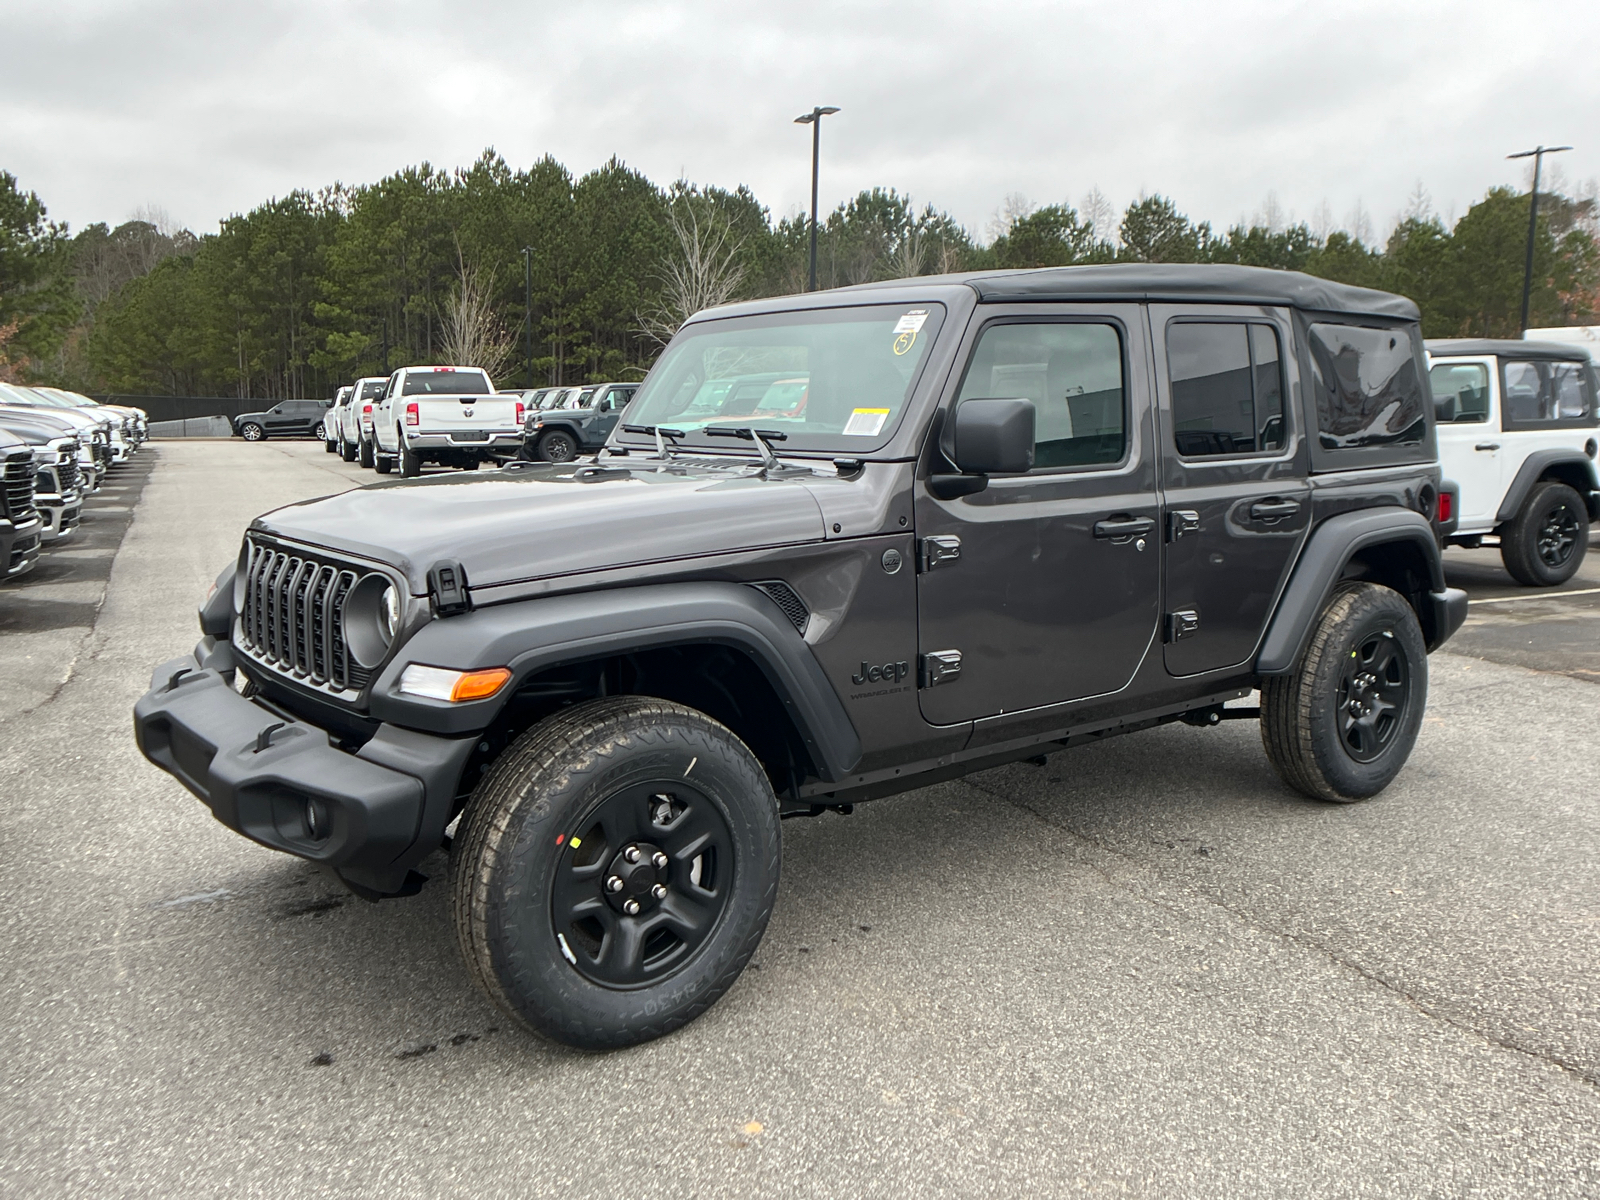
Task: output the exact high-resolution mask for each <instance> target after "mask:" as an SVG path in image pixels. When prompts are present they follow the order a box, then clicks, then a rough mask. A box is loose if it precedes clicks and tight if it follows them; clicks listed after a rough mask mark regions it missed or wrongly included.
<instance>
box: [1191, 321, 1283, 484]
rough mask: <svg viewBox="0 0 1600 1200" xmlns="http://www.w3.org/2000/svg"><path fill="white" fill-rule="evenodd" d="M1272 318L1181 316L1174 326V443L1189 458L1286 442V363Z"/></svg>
mask: <svg viewBox="0 0 1600 1200" xmlns="http://www.w3.org/2000/svg"><path fill="white" fill-rule="evenodd" d="M1279 360H1280V356H1279V353H1278V335H1277V331H1276V330H1274V329H1273V328H1272V327H1271V326H1269V325H1245V324H1242V323H1239V324H1221V323H1216V324H1213V323H1209V322H1205V323H1202V322H1181V323H1178V324H1174V325H1171V326H1169V327H1168V329H1167V370H1168V373H1169V375H1170V376H1171V380H1172V419H1173V434H1172V437H1173V443H1174V444H1175V445H1176V447H1177V450H1178V453H1179V454H1182V455H1183V456H1184V457H1185V458H1205V457H1209V456H1212V455H1219V454H1253V453H1255V452H1256V451H1258V450H1281V449H1282V448H1283V444H1284V429H1283V369H1282V365H1281V363H1280V361H1279Z"/></svg>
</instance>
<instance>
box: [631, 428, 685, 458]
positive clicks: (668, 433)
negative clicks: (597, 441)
mask: <svg viewBox="0 0 1600 1200" xmlns="http://www.w3.org/2000/svg"><path fill="white" fill-rule="evenodd" d="M622 432H623V433H642V434H645V435H646V436H649V435H652V434H653V435H654V436H655V439H656V454H657V456H659V457H660V458H661V460H662V461H663V462H665V461H666V460H667V459H670V458H671V457H672V453H671V451H669V450H668V449H667V443H666V441H665V440H664V439H666V438H671V439H672V445H673V449H676V448H677V445H678V442H679V440H680V439H682V438H684V437H686V436H688V435H687V434H685V433H684V432H683V430H681V429H668V428H666V427H665V426H663V425H624V426H623V427H622Z"/></svg>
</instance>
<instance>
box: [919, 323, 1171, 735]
mask: <svg viewBox="0 0 1600 1200" xmlns="http://www.w3.org/2000/svg"><path fill="white" fill-rule="evenodd" d="M1146 360H1147V349H1146V336H1145V325H1144V321H1143V318H1142V315H1141V313H1140V310H1139V308H1138V306H1137V305H1117V304H1110V305H1103V306H1080V305H1049V306H1045V305H1037V306H1026V307H1022V306H1017V307H1010V306H1007V307H1005V308H1001V307H999V306H996V308H995V310H994V311H993V312H992V313H980V317H979V318H978V320H976V321H975V322H974V328H973V330H971V331H969V332H968V334H967V341H966V345H965V347H964V349H963V353H962V361H963V362H964V366H963V367H962V368H961V369H960V370H958V372H957V373H956V374H955V375H953V376H952V381H951V384H950V389H949V390H950V392H951V393H952V394H950V395H947V396H946V400H945V406H946V407H945V411H946V426H945V427H946V428H949V427H950V418H951V414H953V411H954V408H955V406H957V405H959V404H960V403H961V402H963V401H965V400H970V399H976V398H980V397H1026V398H1027V399H1030V400H1032V401H1033V402H1034V405H1035V407H1036V410H1037V426H1036V435H1035V439H1036V440H1035V458H1034V468H1033V470H1032V471H1030V472H1028V473H1027V474H1026V475H1019V476H1003V477H1002V476H996V477H994V478H991V479H990V481H989V484H988V486H987V487H986V488H985V489H984V490H983V491H981V492H978V493H976V494H974V495H970V496H963V497H960V498H957V499H951V500H941V499H939V498H938V497H937V496H935V495H934V494H932V493H931V492H930V491H929V490H928V487H927V484H926V482H925V481H923V482H919V483H918V486H917V499H916V522H917V537H918V543H917V546H918V557H919V563H918V566H919V571H920V574H919V575H918V579H917V611H918V640H919V646H920V650H921V656H922V657H921V663H920V667H921V670H920V679H919V682H920V684H921V689H920V691H919V693H918V696H919V701H920V704H921V708H922V715H923V716H924V717H925V718H926V719H927V720H928V721H930V722H932V723H934V724H937V725H945V724H952V723H955V722H958V721H967V720H972V719H974V718H977V717H988V716H994V715H996V714H999V713H1005V712H1016V711H1019V710H1022V709H1029V708H1037V707H1040V706H1042V705H1048V704H1057V703H1060V702H1063V701H1068V700H1078V699H1082V698H1084V697H1088V696H1098V695H1104V694H1107V693H1111V692H1116V691H1118V690H1120V689H1122V688H1123V687H1126V686H1127V684H1128V683H1129V681H1130V680H1131V679H1132V678H1133V675H1134V673H1135V672H1136V671H1137V670H1138V668H1139V664H1140V662H1141V661H1142V660H1143V658H1144V656H1145V653H1146V652H1147V650H1148V649H1149V647H1150V645H1151V641H1152V636H1153V634H1154V633H1155V629H1156V623H1157V619H1158V617H1159V614H1160V605H1159V593H1160V557H1161V556H1160V542H1159V541H1158V539H1157V536H1156V531H1157V519H1156V518H1157V498H1156V481H1155V469H1154V459H1153V455H1152V448H1151V425H1150V416H1149V412H1150V403H1149V388H1148V379H1149V376H1148V372H1147V369H1146ZM946 469H948V468H946Z"/></svg>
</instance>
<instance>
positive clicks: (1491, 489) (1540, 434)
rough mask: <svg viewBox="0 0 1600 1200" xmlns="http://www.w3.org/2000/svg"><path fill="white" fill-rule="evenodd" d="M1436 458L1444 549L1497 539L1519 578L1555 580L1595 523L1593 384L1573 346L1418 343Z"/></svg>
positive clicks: (1577, 560) (1599, 514)
mask: <svg viewBox="0 0 1600 1200" xmlns="http://www.w3.org/2000/svg"><path fill="white" fill-rule="evenodd" d="M1427 349H1428V358H1429V362H1430V364H1431V365H1430V369H1429V377H1430V381H1431V382H1432V385H1433V402H1434V408H1435V411H1436V412H1437V414H1438V438H1439V463H1440V465H1441V466H1442V467H1443V469H1444V476H1445V478H1446V479H1448V480H1451V481H1453V482H1454V483H1455V484H1456V485H1457V486H1458V487H1459V489H1460V492H1459V496H1458V498H1457V503H1458V505H1459V512H1458V513H1457V514H1455V516H1456V526H1455V530H1454V532H1453V533H1452V534H1451V536H1450V539H1449V544H1450V545H1453V546H1467V547H1472V548H1476V547H1478V546H1481V545H1483V544H1484V539H1485V538H1494V539H1497V540H1498V542H1499V546H1500V557H1501V559H1502V560H1503V561H1504V562H1505V565H1506V570H1507V571H1509V572H1510V573H1511V576H1512V578H1514V579H1515V580H1516V581H1517V582H1518V583H1522V584H1527V585H1528V586H1530V587H1551V586H1554V585H1555V584H1559V583H1564V582H1566V581H1567V580H1568V579H1570V578H1572V576H1573V574H1574V573H1575V572H1576V571H1577V570H1578V567H1579V566H1580V565H1581V564H1582V562H1583V556H1584V554H1585V552H1586V551H1587V550H1588V548H1589V523H1590V522H1591V521H1595V520H1600V478H1597V476H1596V472H1595V453H1596V449H1597V445H1596V438H1597V436H1600V414H1597V412H1596V392H1597V391H1600V382H1597V379H1596V374H1595V368H1594V366H1593V365H1592V364H1591V363H1590V361H1589V357H1588V355H1587V354H1586V353H1585V352H1584V351H1583V349H1582V348H1581V347H1578V346H1571V345H1561V344H1558V343H1555V342H1520V341H1477V340H1468V339H1462V338H1448V339H1442V340H1435V341H1430V342H1428V343H1427Z"/></svg>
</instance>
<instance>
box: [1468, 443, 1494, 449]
mask: <svg viewBox="0 0 1600 1200" xmlns="http://www.w3.org/2000/svg"><path fill="white" fill-rule="evenodd" d="M1473 449H1474V450H1498V449H1500V443H1499V442H1479V443H1478V444H1477V445H1476V446H1474V447H1473Z"/></svg>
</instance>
